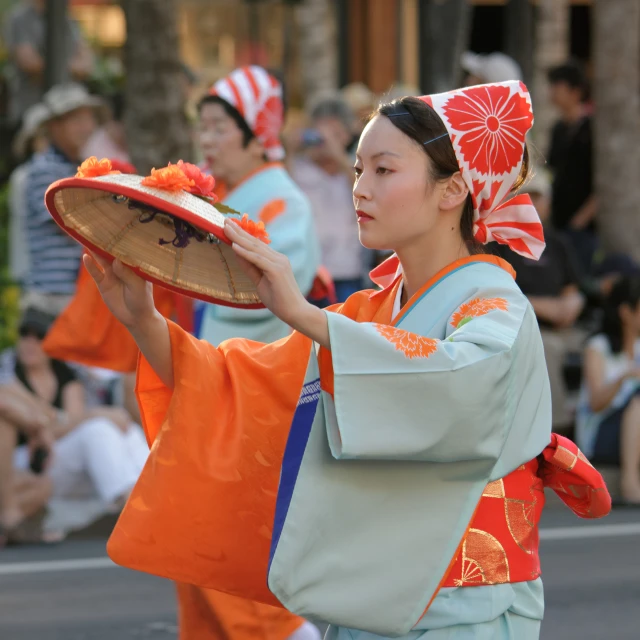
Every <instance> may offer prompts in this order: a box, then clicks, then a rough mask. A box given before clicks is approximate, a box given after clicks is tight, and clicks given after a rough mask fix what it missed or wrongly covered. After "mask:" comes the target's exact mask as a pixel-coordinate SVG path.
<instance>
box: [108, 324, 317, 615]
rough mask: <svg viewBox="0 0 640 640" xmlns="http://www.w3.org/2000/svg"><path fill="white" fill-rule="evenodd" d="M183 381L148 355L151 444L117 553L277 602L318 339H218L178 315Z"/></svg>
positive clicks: (142, 385)
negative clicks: (283, 473)
mask: <svg viewBox="0 0 640 640" xmlns="http://www.w3.org/2000/svg"><path fill="white" fill-rule="evenodd" d="M169 332H170V337H171V352H172V358H173V372H174V380H175V387H174V389H173V390H171V389H168V388H167V387H165V386H164V385H163V384H162V382H161V381H160V380H159V378H158V377H157V376H156V375H155V373H154V372H153V370H152V369H151V367H150V366H149V364H148V363H147V362H146V361H145V360H144V359H143V358H140V361H139V366H138V379H137V396H138V402H139V404H140V409H141V414H142V420H143V425H144V429H145V432H146V435H147V438H148V440H149V443H150V444H151V445H152V448H151V454H150V457H149V460H148V462H147V464H146V466H145V468H144V470H143V472H142V475H141V477H140V479H139V481H138V483H137V485H136V487H135V488H134V490H133V493H132V495H131V497H130V499H129V501H128V503H127V505H126V507H125V509H124V510H123V512H122V515H121V517H120V519H119V521H118V524H117V526H116V528H115V530H114V532H113V535H112V536H111V539H110V541H109V545H108V551H109V555H110V556H111V558H112V559H113V560H114V561H115V562H116V563H118V564H122V565H124V566H127V567H130V568H133V569H137V570H141V571H146V572H148V573H154V574H156V575H160V576H163V577H166V578H170V579H172V580H175V581H177V582H183V583H189V584H195V585H198V586H201V587H205V588H210V589H219V590H223V591H225V592H227V593H230V594H231V595H239V596H242V597H245V598H249V599H252V600H257V601H259V602H263V603H266V604H272V605H277V606H280V605H279V602H278V601H277V600H276V598H275V597H274V596H273V595H272V594H271V592H270V591H269V589H268V588H267V568H268V561H269V550H270V542H271V529H272V526H273V520H274V513H275V502H276V497H277V490H278V482H279V475H280V465H281V462H282V458H283V456H284V449H285V446H286V442H287V437H288V433H289V426H290V424H291V421H292V419H293V414H294V412H295V409H296V405H297V402H298V397H299V394H300V389H301V387H302V384H303V380H304V374H305V371H306V367H307V363H308V359H309V354H310V350H311V341H310V340H309V339H308V338H306V337H305V336H303V335H301V334H299V333H293V334H292V335H290V336H288V337H287V338H284V339H283V340H280V341H278V342H275V343H272V344H269V345H262V344H259V343H256V342H251V341H248V340H230V341H227V342H225V343H223V344H222V345H220V347H217V348H216V347H213V346H212V345H210V344H209V343H207V342H204V341H200V340H197V339H195V338H194V337H192V336H191V335H189V334H188V333H186V332H185V331H183V330H182V329H180V328H179V327H178V326H177V325H175V324H173V323H171V322H169Z"/></svg>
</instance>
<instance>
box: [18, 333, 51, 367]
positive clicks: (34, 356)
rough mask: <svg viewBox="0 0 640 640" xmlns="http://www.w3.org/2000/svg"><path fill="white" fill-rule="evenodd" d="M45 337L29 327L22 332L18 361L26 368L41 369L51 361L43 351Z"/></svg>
mask: <svg viewBox="0 0 640 640" xmlns="http://www.w3.org/2000/svg"><path fill="white" fill-rule="evenodd" d="M43 339H44V335H42V333H41V332H40V331H38V330H36V329H31V328H28V327H25V328H22V329H21V330H20V338H19V340H18V345H17V356H18V360H19V361H20V362H21V363H22V366H24V367H25V368H27V369H28V368H31V367H39V366H42V365H43V364H45V363H47V362H48V361H49V356H47V354H46V353H45V352H44V350H43V349H42V340H43Z"/></svg>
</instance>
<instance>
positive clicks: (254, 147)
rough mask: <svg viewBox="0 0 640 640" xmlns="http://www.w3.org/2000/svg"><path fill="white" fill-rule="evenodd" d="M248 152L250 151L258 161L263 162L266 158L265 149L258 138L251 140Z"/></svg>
mask: <svg viewBox="0 0 640 640" xmlns="http://www.w3.org/2000/svg"><path fill="white" fill-rule="evenodd" d="M247 151H249V153H250V154H251V155H252V156H253V157H254V158H255V159H256V160H263V159H264V158H265V152H264V147H263V146H262V143H261V142H260V140H258V138H251V140H249V144H248V145H247Z"/></svg>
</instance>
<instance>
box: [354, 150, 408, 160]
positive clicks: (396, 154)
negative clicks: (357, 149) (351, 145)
mask: <svg viewBox="0 0 640 640" xmlns="http://www.w3.org/2000/svg"><path fill="white" fill-rule="evenodd" d="M380 156H394V157H396V158H400V157H401V156H400V154H399V153H394V152H393V151H378V153H374V154H373V155H372V156H371V159H372V160H374V159H375V158H379V157H380ZM356 158H358V160H361V157H360V154H359V153H356Z"/></svg>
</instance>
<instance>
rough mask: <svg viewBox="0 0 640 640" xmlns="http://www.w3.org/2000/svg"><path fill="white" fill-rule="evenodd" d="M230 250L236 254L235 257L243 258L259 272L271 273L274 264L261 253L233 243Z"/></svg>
mask: <svg viewBox="0 0 640 640" xmlns="http://www.w3.org/2000/svg"><path fill="white" fill-rule="evenodd" d="M231 248H232V249H233V250H234V251H235V252H236V255H238V256H240V258H243V259H244V260H245V261H246V262H248V263H250V264H252V265H254V267H257V268H258V269H260V271H263V272H267V273H270V272H272V271H273V267H274V266H275V265H274V263H273V262H272V261H271V260H269V258H268V257H267V256H265V255H263V254H261V253H257V252H256V251H254V250H253V249H248V248H246V247H243V246H242V245H240V244H238V243H236V242H234V243H233V244H232V245H231Z"/></svg>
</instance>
